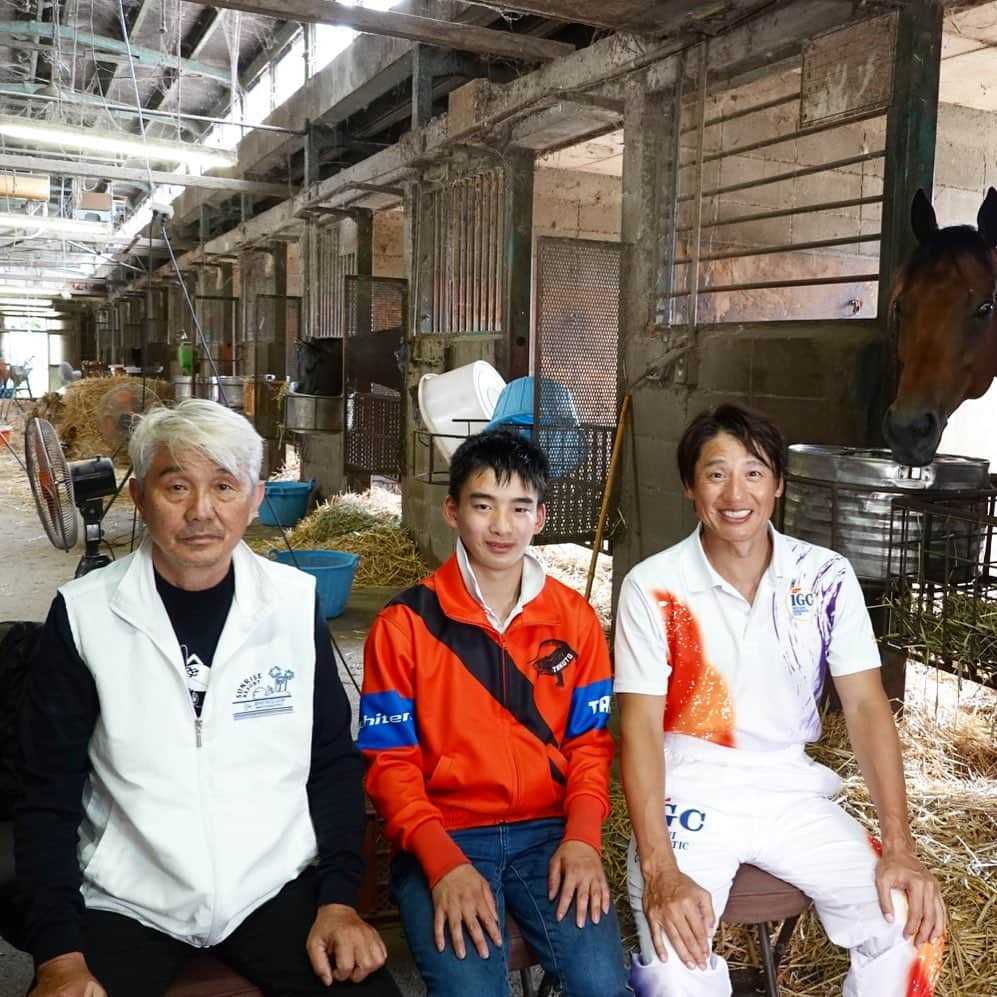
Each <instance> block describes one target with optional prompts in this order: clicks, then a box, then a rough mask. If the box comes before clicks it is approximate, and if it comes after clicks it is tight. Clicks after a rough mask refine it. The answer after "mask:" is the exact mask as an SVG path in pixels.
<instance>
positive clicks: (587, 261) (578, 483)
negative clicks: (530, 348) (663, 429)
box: [533, 237, 620, 544]
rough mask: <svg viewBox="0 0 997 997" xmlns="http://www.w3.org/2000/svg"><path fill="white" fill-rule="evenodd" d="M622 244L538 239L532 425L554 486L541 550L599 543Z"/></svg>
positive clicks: (613, 408) (612, 427) (612, 417)
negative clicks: (549, 546)
mask: <svg viewBox="0 0 997 997" xmlns="http://www.w3.org/2000/svg"><path fill="white" fill-rule="evenodd" d="M619 305H620V244H619V243H617V242H596V241H591V240H587V239H557V238H550V237H542V238H540V239H538V240H537V259H536V345H535V350H536V352H535V355H534V364H533V369H534V373H535V375H536V377H535V385H536V391H535V395H534V412H533V425H534V426H536V427H539V428H538V430H537V440H538V442H539V443H540V445H541V447H543V449H544V451H545V452H546V454H547V459H548V460H549V461H550V465H551V475H552V480H551V484H550V487H549V489H548V491H547V525H546V526H545V527H544V530H543V533H541V534H540V536H539V537H538V538H537V539H538V542H539V543H569V542H570V543H580V544H591V543H594V541H595V533H596V527H597V524H598V519H599V508H600V505H601V502H602V492H603V488H604V486H605V482H606V477H607V475H608V474H609V460H610V455H611V453H612V449H613V435H614V433H615V432H616V415H617V411H618V409H617V365H618V360H617V344H618V339H619Z"/></svg>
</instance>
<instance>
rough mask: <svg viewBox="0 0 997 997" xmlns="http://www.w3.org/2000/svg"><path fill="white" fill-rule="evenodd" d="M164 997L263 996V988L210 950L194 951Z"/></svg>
mask: <svg viewBox="0 0 997 997" xmlns="http://www.w3.org/2000/svg"><path fill="white" fill-rule="evenodd" d="M164 997H263V992H262V991H261V990H257V989H256V987H254V986H253V984H252V983H250V982H249V981H248V980H247V979H245V978H244V977H242V976H240V975H239V974H238V973H237V972H236V971H235V970H234V969H230V968H229V967H228V966H226V965H225V963H223V962H222V961H221V960H220V959H217V958H216V957H215V956H213V955H212V954H211V953H210V952H198V953H196V954H195V955H193V956H192V957H191V958H190V960H189V961H188V962H187V964H186V965H185V966H184V967H183V969H182V970H181V971H180V973H179V975H178V976H177V978H176V979H175V980H174V981H173V983H172V985H171V986H170V989H169V990H167V991H166V994H165V995H164Z"/></svg>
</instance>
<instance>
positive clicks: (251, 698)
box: [232, 665, 294, 720]
mask: <svg viewBox="0 0 997 997" xmlns="http://www.w3.org/2000/svg"><path fill="white" fill-rule="evenodd" d="M293 678H294V672H293V671H291V669H290V668H281V667H280V666H279V665H274V666H273V668H271V669H270V671H269V672H267V675H266V676H264V675H263V673H262V672H254V673H253V674H252V675H247V676H246V678H244V679H243V680H242V681H241V682H240V683H239V686H238V688H237V689H236V690H235V699H234V700H233V701H232V705H233V706H234V707H235V712H234V713H233V714H232V716H233V717H234V718H235V719H236V720H248V719H249V718H251V717H272V716H277V715H279V714H281V713H293V712H294V697H293V695H292V693H291V690H290V689H289V688H288V685H289V683H290V681H291V679H293Z"/></svg>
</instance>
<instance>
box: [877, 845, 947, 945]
mask: <svg viewBox="0 0 997 997" xmlns="http://www.w3.org/2000/svg"><path fill="white" fill-rule="evenodd" d="M891 890H901V891H902V892H903V893H905V894H906V895H907V923H906V924H905V925H904V938H910V939H913V941H914V945H915V947H916V946H918V945H923V944H924V943H925V942H933V941H935V939H937V938H940V937H941V935H942V934H943V933H944V931H945V904H944V903H943V902H942V894H941V890H939V888H938V881H937V880H936V879H935V877H934V876H932V875H931V873H930V872H928V870H927V869H926V868H925V866H924V865H923V863H922V862H920V861H919V860H918V858H917V856H916V855H915V854H914V852H913V851H912V850H911V849H908V848H895V849H885V848H884V850H883V857H882V858H881V859H880V860H879V862H878V863H877V864H876V892H877V893H878V894H879V906H880V909H881V910H882V911H883V916H884V917H885V918H886V920H887V921H892V920H893V898H892V897H891V896H890V891H891Z"/></svg>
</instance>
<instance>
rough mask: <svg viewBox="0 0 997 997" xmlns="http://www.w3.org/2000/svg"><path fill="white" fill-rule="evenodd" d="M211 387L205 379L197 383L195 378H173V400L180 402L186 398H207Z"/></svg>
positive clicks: (199, 379)
mask: <svg viewBox="0 0 997 997" xmlns="http://www.w3.org/2000/svg"><path fill="white" fill-rule="evenodd" d="M210 387H211V386H210V385H209V384H208V382H207V381H206V380H204V378H203V377H201V378H198V379H197V381H196V382H195V380H194V378H193V377H175V378H173V398H174V399H175V400H176V401H178V402H180V401H183V400H184V399H185V398H207V397H208V396H209V393H210V392H209V389H210ZM195 388H196V390H197V393H196V394H195Z"/></svg>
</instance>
